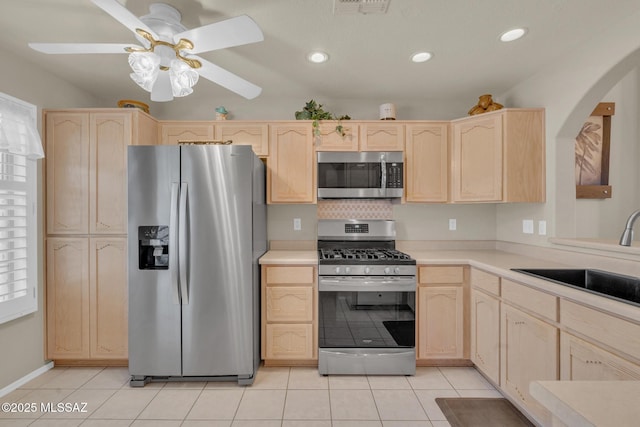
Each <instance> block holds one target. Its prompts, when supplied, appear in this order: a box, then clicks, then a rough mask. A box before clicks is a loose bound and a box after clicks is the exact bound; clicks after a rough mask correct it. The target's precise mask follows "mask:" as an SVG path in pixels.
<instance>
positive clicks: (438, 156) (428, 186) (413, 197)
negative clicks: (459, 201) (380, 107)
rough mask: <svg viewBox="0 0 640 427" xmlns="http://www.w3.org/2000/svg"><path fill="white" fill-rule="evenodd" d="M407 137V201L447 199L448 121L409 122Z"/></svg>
mask: <svg viewBox="0 0 640 427" xmlns="http://www.w3.org/2000/svg"><path fill="white" fill-rule="evenodd" d="M406 137H407V138H406V147H405V152H406V155H405V158H406V163H405V177H406V178H405V189H406V197H405V199H406V201H407V202H437V203H445V202H447V200H448V199H449V184H448V183H449V179H448V176H449V123H446V122H435V123H427V124H407V125H406Z"/></svg>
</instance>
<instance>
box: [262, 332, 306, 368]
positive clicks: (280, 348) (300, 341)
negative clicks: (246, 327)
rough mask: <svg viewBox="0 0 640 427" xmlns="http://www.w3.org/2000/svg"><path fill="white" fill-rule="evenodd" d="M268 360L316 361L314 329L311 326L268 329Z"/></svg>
mask: <svg viewBox="0 0 640 427" xmlns="http://www.w3.org/2000/svg"><path fill="white" fill-rule="evenodd" d="M266 335H267V336H266V340H267V345H266V358H267V359H294V360H295V359H314V358H315V357H314V354H313V353H314V351H313V348H314V346H313V342H314V339H313V327H312V326H311V325H310V324H303V325H282V324H271V325H267V327H266Z"/></svg>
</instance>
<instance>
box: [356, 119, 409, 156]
mask: <svg viewBox="0 0 640 427" xmlns="http://www.w3.org/2000/svg"><path fill="white" fill-rule="evenodd" d="M360 151H404V124H402V123H389V122H387V123H369V122H362V123H360Z"/></svg>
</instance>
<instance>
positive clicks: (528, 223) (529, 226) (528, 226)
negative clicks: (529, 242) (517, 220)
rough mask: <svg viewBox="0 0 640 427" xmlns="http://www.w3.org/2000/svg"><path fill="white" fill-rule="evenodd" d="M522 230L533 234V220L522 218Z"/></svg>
mask: <svg viewBox="0 0 640 427" xmlns="http://www.w3.org/2000/svg"><path fill="white" fill-rule="evenodd" d="M522 232H523V233H524V234H533V220H532V219H523V220H522Z"/></svg>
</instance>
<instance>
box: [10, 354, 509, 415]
mask: <svg viewBox="0 0 640 427" xmlns="http://www.w3.org/2000/svg"><path fill="white" fill-rule="evenodd" d="M456 396H460V397H500V393H499V392H498V391H496V390H495V389H494V388H493V387H492V386H491V384H489V383H488V382H487V381H486V380H485V379H484V378H483V377H482V376H481V375H480V374H479V373H478V372H477V371H476V370H475V369H473V368H435V367H429V368H418V369H417V372H416V375H415V376H410V377H404V376H370V377H368V376H328V377H323V376H321V375H319V374H318V370H317V369H315V368H265V367H260V369H259V370H258V374H257V377H256V380H255V382H254V384H253V385H252V386H250V387H239V386H237V385H236V384H235V383H228V382H227V383H224V382H207V383H205V382H180V383H178V382H167V383H164V382H157V383H151V384H148V385H147V386H146V387H144V388H130V387H129V384H128V371H127V369H126V368H80V367H79V368H54V369H52V370H50V371H47V372H46V373H44V374H43V375H41V376H39V377H37V378H35V379H34V380H32V381H31V382H29V383H28V384H25V385H24V386H23V387H21V388H19V389H17V390H15V391H13V392H12V393H9V394H8V395H6V396H4V397H0V402H3V403H4V402H16V403H23V404H31V403H35V404H36V405H35V406H36V409H37V411H36V412H30V413H24V412H23V413H7V412H0V426H27V425H29V426H46V427H58V426H65V427H66V426H79V425H81V426H83V427H97V426H114V427H115V426H118V427H120V426H132V427H144V426H154V427H155V426H159V427H174V426H176V427H177V426H184V427H196V426H198V427H200V426H201V427H204V426H211V427H223V426H225V427H229V426H231V427H236V426H237V427H254V426H255V427H258V426H264V427H271V426H273V427H275V426H282V427H292V426H301V427H332V426H333V427H360V426H362V427H369V426H371V427H373V426H384V427H392V426H393V427H396V426H406V427H413V426H429V427H444V426H449V423H447V421H446V420H445V417H444V416H443V415H442V412H441V411H440V410H439V408H438V406H437V404H436V403H435V398H436V397H456ZM57 402H63V403H69V404H76V403H78V404H83V403H86V407H85V408H84V409H85V410H86V411H85V412H64V411H59V412H53V411H46V410H45V411H42V410H41V409H42V408H41V406H42V405H41V404H44V405H45V406H46V405H47V404H48V403H51V405H52V406H53V407H57V405H56V403H57ZM15 407H16V408H17V407H18V405H15ZM71 409H76V410H78V409H83V408H82V407H80V406H78V407H76V408H74V407H73V405H71Z"/></svg>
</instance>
